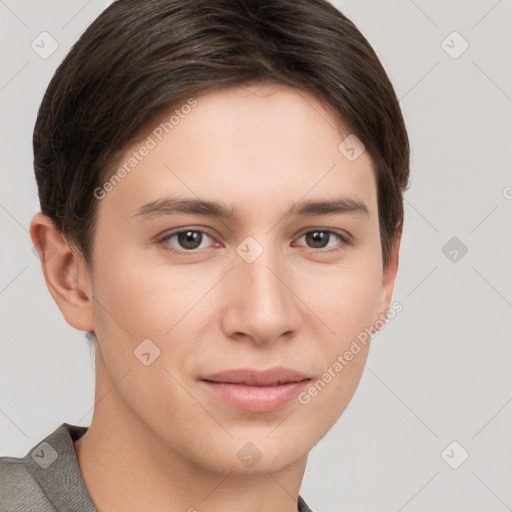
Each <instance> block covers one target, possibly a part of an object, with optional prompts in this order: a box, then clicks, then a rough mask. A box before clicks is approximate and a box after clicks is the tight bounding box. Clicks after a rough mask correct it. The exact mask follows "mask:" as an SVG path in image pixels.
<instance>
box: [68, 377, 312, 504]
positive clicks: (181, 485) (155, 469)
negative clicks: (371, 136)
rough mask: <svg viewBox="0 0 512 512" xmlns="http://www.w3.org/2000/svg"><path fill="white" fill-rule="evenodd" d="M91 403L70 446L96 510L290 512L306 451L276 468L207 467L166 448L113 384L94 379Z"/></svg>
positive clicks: (295, 496) (297, 488) (301, 474)
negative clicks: (84, 427) (88, 418)
mask: <svg viewBox="0 0 512 512" xmlns="http://www.w3.org/2000/svg"><path fill="white" fill-rule="evenodd" d="M109 390H110V391H109ZM95 403H96V407H95V410H94V415H93V419H92V422H91V426H90V427H89V429H88V431H87V432H86V433H85V434H84V435H83V436H82V437H81V438H80V439H79V440H78V441H76V442H75V451H76V454H77V458H78V463H79V465H80V469H81V472H82V476H83V479H84V482H85V484H86V486H87V489H88V490H89V494H90V495H91V498H92V500H93V502H94V503H95V505H96V508H97V509H98V510H101V511H105V512H125V511H126V510H151V511H152V512H164V511H165V512H168V511H169V510H181V511H184V512H220V511H222V512H235V511H237V512H238V511H240V510H244V511H246V512H257V511H262V510H268V511H274V510H279V511H280V512H297V499H298V494H299V489H300V485H301V482H302V478H303V476H304V471H305V467H306V460H307V456H306V457H304V458H302V459H299V461H297V462H296V463H294V464H292V465H291V466H289V467H287V468H286V469H284V470H282V471H279V472H276V473H270V472H267V471H263V472H260V473H255V472H251V473H241V472H240V473H236V472H233V471H230V470H228V469H223V468H211V467H206V466H205V465H204V464H201V461H200V460H190V459H187V458H186V457H184V456H183V454H181V453H177V452H176V450H173V449H172V448H171V447H169V446H167V445H166V443H165V441H164V440H163V439H162V438H160V437H159V436H158V435H157V434H156V433H155V432H153V431H152V430H151V428H150V427H149V426H148V425H145V424H143V423H142V422H141V419H140V418H139V417H138V416H137V415H136V414H135V413H134V412H133V411H132V410H131V409H130V408H128V407H126V405H125V404H124V402H123V400H122V398H121V397H120V396H119V394H118V393H117V391H116V388H115V387H112V386H107V385H104V386H100V385H98V381H97V387H96V400H95Z"/></svg>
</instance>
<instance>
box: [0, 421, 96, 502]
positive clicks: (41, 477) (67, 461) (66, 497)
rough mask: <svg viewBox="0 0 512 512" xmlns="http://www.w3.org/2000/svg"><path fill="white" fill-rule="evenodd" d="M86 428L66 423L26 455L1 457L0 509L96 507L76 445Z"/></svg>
mask: <svg viewBox="0 0 512 512" xmlns="http://www.w3.org/2000/svg"><path fill="white" fill-rule="evenodd" d="M86 430H87V427H80V426H77V425H70V424H68V423H63V424H61V425H60V426H59V427H58V428H56V429H55V430H54V431H53V432H51V433H50V434H49V435H48V436H46V437H45V438H44V439H43V440H42V441H40V442H39V443H37V444H36V445H35V446H33V447H32V448H31V449H30V450H29V451H28V452H27V453H26V455H25V456H24V457H0V512H28V511H30V512H55V511H56V510H60V511H62V512H64V511H66V512H68V511H71V510H84V511H85V510H88V511H94V510H95V509H94V506H93V504H92V502H91V500H90V497H89V495H88V492H87V489H86V487H85V483H84V482H83V479H82V476H81V473H80V468H79V465H78V461H77V458H76V453H75V450H74V446H73V441H75V440H76V439H78V438H79V437H80V436H82V435H83V434H84V433H85V431H86Z"/></svg>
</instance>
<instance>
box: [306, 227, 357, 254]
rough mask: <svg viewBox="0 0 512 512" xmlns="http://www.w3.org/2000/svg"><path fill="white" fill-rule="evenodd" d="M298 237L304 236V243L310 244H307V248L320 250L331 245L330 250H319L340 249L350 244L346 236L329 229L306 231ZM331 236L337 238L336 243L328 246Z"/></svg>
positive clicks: (332, 250) (333, 250) (331, 250)
mask: <svg viewBox="0 0 512 512" xmlns="http://www.w3.org/2000/svg"><path fill="white" fill-rule="evenodd" d="M300 238H305V239H306V243H308V244H311V245H310V246H308V248H310V249H313V250H318V249H320V250H322V249H325V248H326V247H332V249H330V250H322V251H321V252H335V251H341V250H342V249H343V247H344V246H346V245H349V244H350V241H349V238H348V236H344V235H342V234H340V233H336V232H335V231H332V230H330V229H315V230H313V231H308V232H307V233H304V234H303V235H302V236H301V237H300ZM300 238H299V240H300ZM333 238H334V239H335V240H336V239H338V243H337V244H336V243H334V244H333V245H331V246H329V245H328V244H329V242H331V240H332V239H333ZM340 242H341V243H340Z"/></svg>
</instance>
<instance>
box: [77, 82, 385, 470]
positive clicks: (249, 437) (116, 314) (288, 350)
mask: <svg viewBox="0 0 512 512" xmlns="http://www.w3.org/2000/svg"><path fill="white" fill-rule="evenodd" d="M188 105H190V108H188V107H185V106H183V107H182V108H181V109H180V107H178V110H179V113H176V115H175V118H174V119H173V120H172V121H171V125H172V128H169V124H168V125H165V122H169V119H170V118H171V115H173V112H169V113H168V114H166V115H165V116H163V117H162V119H161V120H160V121H157V122H156V123H155V126H154V127H153V129H151V130H150V131H148V133H147V134H146V135H145V136H144V138H142V139H141V141H139V142H137V143H136V144H134V145H133V146H132V147H131V148H129V149H128V150H127V151H126V154H125V155H124V156H123V158H121V160H120V163H119V165H118V167H117V168H122V167H123V165H124V164H126V167H125V171H126V169H130V170H129V171H127V172H125V173H123V172H122V171H121V173H120V174H121V176H120V179H119V180H117V181H116V182H111V185H107V186H105V187H104V188H103V189H102V190H103V192H101V193H98V195H101V196H102V198H101V199H100V200H99V208H98V220H97V230H96V233H95V241H94V254H93V272H92V274H90V275H89V276H88V278H87V279H88V280H89V281H88V286H89V287H90V288H89V289H90V291H91V293H92V295H93V296H94V300H93V301H91V307H92V308H93V317H94V326H93V330H94V332H95V335H96V338H97V343H98V346H97V363H96V364H97V375H98V377H97V378H98V382H97V386H99V387H100V388H101V387H102V386H103V388H104V390H105V392H106V391H107V390H108V389H110V388H111V387H112V386H113V385H114V383H117V385H116V386H115V388H114V389H113V390H112V392H111V393H110V399H111V400H112V404H115V407H117V408H118V410H117V411H116V413H117V414H118V415H119V416H124V417H125V418H126V419H127V421H132V422H136V423H137V424H140V425H144V427H145V428H147V429H148V430H149V431H150V432H151V433H152V435H154V436H155V438H156V439H158V440H159V442H160V443H162V446H166V447H167V449H168V450H170V451H171V452H172V453H174V454H176V455H177V456H179V457H182V458H183V459H187V460H189V461H191V462H192V463H194V464H197V465H199V466H201V467H203V468H208V469H210V470H215V471H235V472H261V473H263V472H275V471H280V470H282V469H284V468H286V467H289V466H290V465H292V464H294V463H297V462H298V461H300V460H304V458H305V457H306V456H307V453H308V452H309V451H310V450H311V448H312V447H313V446H314V445H315V444H316V443H317V442H318V441H319V440H320V438H321V437H322V436H323V435H324V434H325V433H326V432H327V431H328V430H329V428H330V427H331V426H332V425H333V424H334V422H335V421H336V420H337V419H338V417H339V416H340V415H341V413H342V412H343V410H344V409H345V407H346V406H347V404H348V402H349V400H350V399H351V397H352V395H353V393H354V391H355V388H356V386H357V384H358V382H359V379H360V377H361V373H362V370H363V366H364V363H365V360H366V356H367V351H368V343H366V344H365V343H361V342H360V341H359V342H358V347H359V350H357V349H355V348H354V340H357V339H358V338H357V337H358V335H360V334H361V333H362V332H363V331H364V330H365V328H368V327H370V326H372V325H374V324H375V322H376V320H378V319H379V318H382V317H383V315H385V313H386V311H387V310H388V308H389V302H390V297H391V291H392V286H393V279H394V274H393V272H391V275H389V274H385V273H383V269H382V257H381V245H380V238H379V219H378V214H377V190H376V183H375V177H374V171H373V169H372V161H371V159H370V156H369V155H368V153H367V152H363V153H362V154H361V155H360V156H359V157H358V158H356V159H355V160H353V159H349V158H347V156H346V155H345V154H344V153H343V152H342V151H340V149H339V146H340V143H341V141H342V140H343V139H345V137H346V136H348V135H349V132H347V131H345V132H342V131H341V130H339V129H338V128H337V125H338V124H339V123H337V122H336V120H335V118H334V117H333V116H332V114H330V113H329V112H328V111H327V110H326V109H324V107H322V105H321V104H320V103H319V102H318V101H317V100H316V99H315V98H314V97H312V96H309V95H306V94H304V93H302V92H301V93H298V92H297V91H294V90H292V89H289V88H286V87H283V86H276V85H272V86H271V85H259V86H257V87H256V86H254V87H247V86H245V87H232V88H229V89H223V90H221V91H216V92H213V93H208V94H206V95H204V96H199V97H197V98H195V99H194V100H192V101H190V102H189V103H188ZM177 119H179V120H178V121H177ZM160 123H164V124H163V126H166V127H167V131H168V133H166V130H165V129H163V128H162V125H161V124H160ZM148 136H149V139H148V138H147V137H148ZM144 145H145V146H146V147H147V148H148V149H147V151H146V150H142V149H141V147H142V146H144ZM134 151H135V152H136V153H137V154H136V155H134ZM130 158H134V160H130ZM352 160H353V161H352ZM180 201H181V203H180ZM200 202H208V203H216V206H215V205H214V206H212V205H211V204H210V205H204V204H203V205H201V204H200ZM324 202H328V203H329V202H334V203H333V204H334V206H336V207H333V206H332V205H331V207H330V209H328V208H327V207H326V206H325V205H324V206H321V205H317V207H316V208H315V207H314V206H312V203H324ZM148 205H149V206H148ZM365 210H366V211H365ZM220 212H222V213H223V214H225V215H219V213H220ZM84 282H85V281H84ZM347 351H348V352H351V354H352V357H350V355H349V354H348V353H347ZM267 370H269V371H267ZM127 372H129V373H128V374H127V375H126V377H124V378H123V376H125V374H126V373H127ZM315 389H316V391H315ZM248 443H252V444H248ZM260 456H261V458H260V459H259V460H257V459H258V458H259V457H260ZM254 461H256V462H254Z"/></svg>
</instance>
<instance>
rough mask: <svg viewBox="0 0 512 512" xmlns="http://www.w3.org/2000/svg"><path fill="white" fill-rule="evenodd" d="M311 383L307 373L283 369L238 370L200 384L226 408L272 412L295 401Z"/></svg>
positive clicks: (216, 375) (207, 378)
mask: <svg viewBox="0 0 512 512" xmlns="http://www.w3.org/2000/svg"><path fill="white" fill-rule="evenodd" d="M310 380H311V378H310V377H309V376H308V375H307V374H305V373H302V372H298V371H295V370H291V369H289V368H284V367H277V368H270V369H267V370H254V369H249V368H240V369H233V370H227V371H223V372H219V373H215V374H212V375H208V376H206V377H202V378H201V383H202V384H203V385H204V386H205V387H206V388H207V389H208V390H209V391H210V392H212V393H213V394H214V395H215V396H216V397H217V398H220V399H221V400H222V401H223V402H225V403H226V404H228V405H231V406H233V407H236V408H238V409H243V410H246V411H251V412H272V411H275V410H277V409H280V408H281V407H283V406H284V405H286V404H287V403H289V402H291V401H292V400H294V399H295V398H296V397H297V395H298V394H299V393H300V392H301V390H302V389H304V387H305V386H307V385H308V383H309V382H310Z"/></svg>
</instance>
